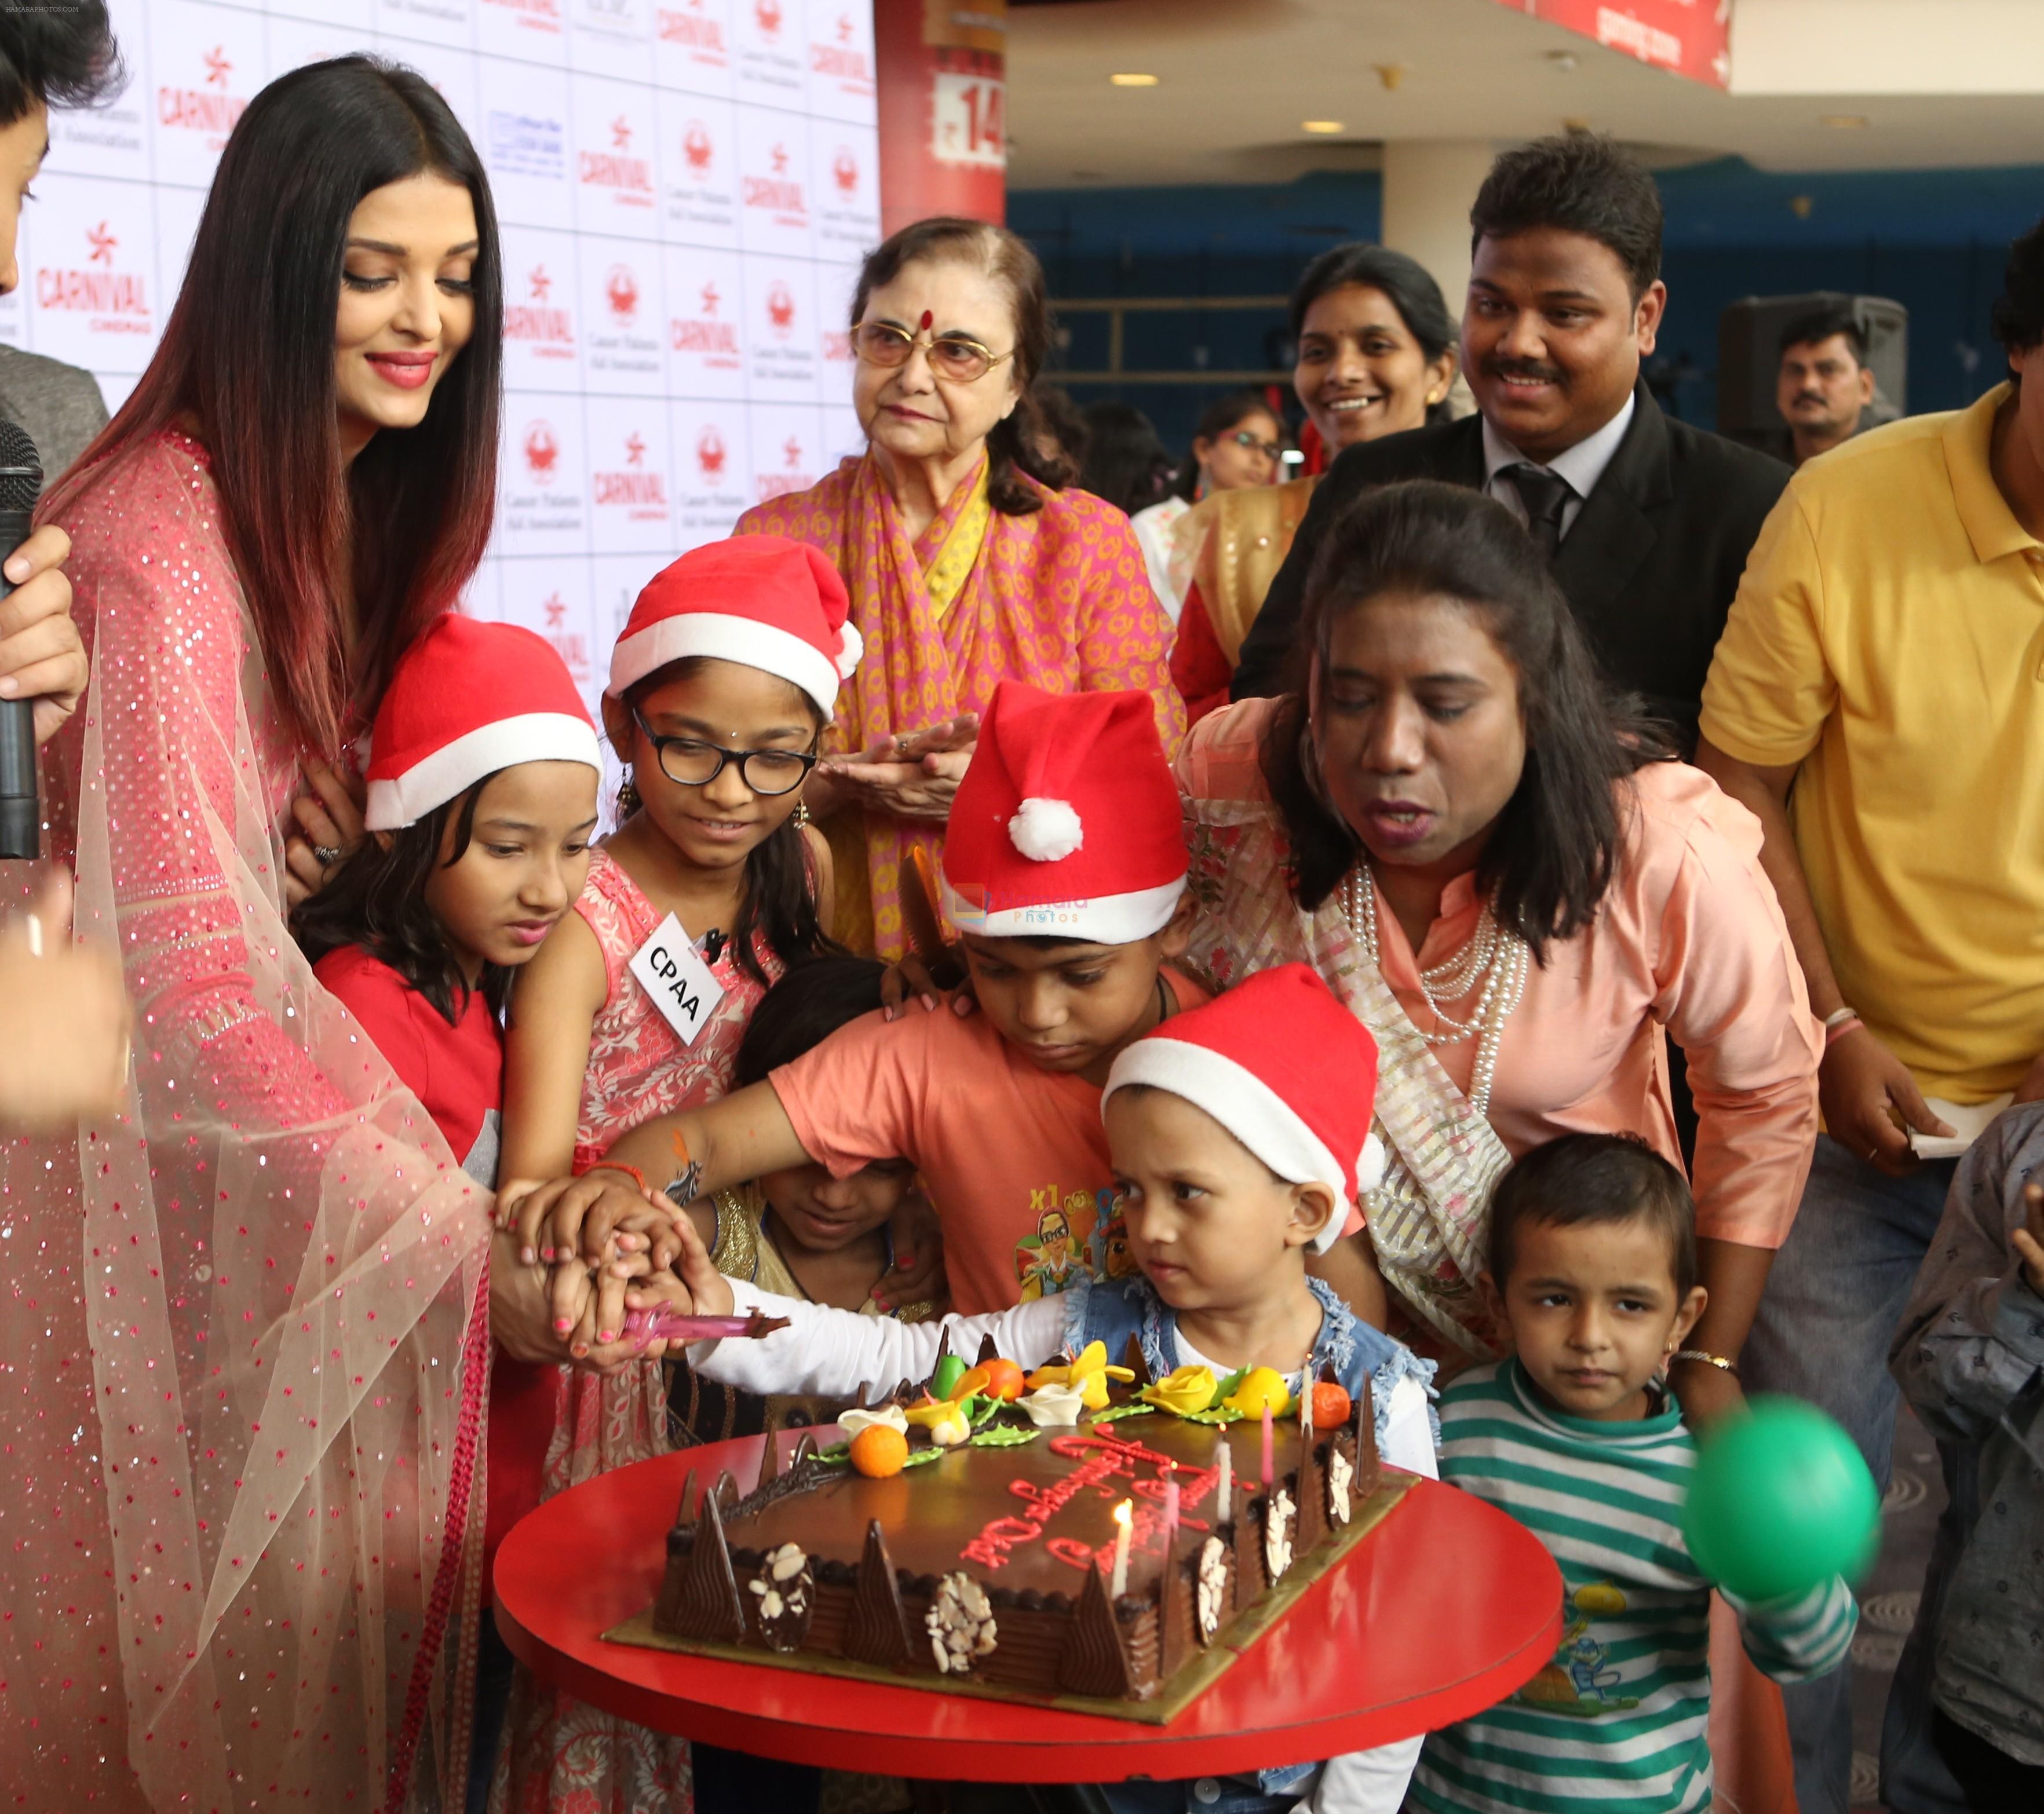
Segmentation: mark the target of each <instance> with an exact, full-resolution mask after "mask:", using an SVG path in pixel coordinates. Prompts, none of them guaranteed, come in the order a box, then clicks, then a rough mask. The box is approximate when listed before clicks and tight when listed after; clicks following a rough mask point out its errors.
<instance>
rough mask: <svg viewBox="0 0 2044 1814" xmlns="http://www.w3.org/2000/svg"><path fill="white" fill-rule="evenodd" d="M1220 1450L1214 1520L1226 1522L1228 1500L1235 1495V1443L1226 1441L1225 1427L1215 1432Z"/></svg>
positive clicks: (1219, 1522)
mask: <svg viewBox="0 0 2044 1814" xmlns="http://www.w3.org/2000/svg"><path fill="white" fill-rule="evenodd" d="M1217 1434H1218V1435H1219V1437H1220V1441H1219V1443H1218V1444H1217V1447H1219V1448H1220V1484H1219V1485H1217V1486H1216V1488H1215V1489H1214V1522H1215V1523H1216V1524H1226V1523H1227V1522H1228V1501H1230V1500H1231V1499H1232V1498H1233V1497H1235V1445H1234V1444H1233V1443H1231V1442H1229V1441H1228V1432H1227V1430H1226V1429H1225V1428H1223V1429H1222V1430H1220V1431H1219V1432H1217Z"/></svg>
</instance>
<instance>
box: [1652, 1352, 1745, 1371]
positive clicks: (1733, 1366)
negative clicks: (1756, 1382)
mask: <svg viewBox="0 0 2044 1814" xmlns="http://www.w3.org/2000/svg"><path fill="white" fill-rule="evenodd" d="M1668 1359H1669V1361H1670V1362H1674V1361H1700V1362H1702V1363H1703V1364H1704V1366H1714V1367H1715V1368H1716V1369H1717V1370H1718V1371H1719V1373H1728V1374H1732V1375H1734V1376H1735V1377H1736V1376H1737V1374H1738V1373H1739V1362H1737V1361H1735V1360H1732V1359H1728V1358H1727V1356H1725V1355H1714V1354H1711V1353H1708V1352H1707V1351H1705V1350H1704V1349H1702V1348H1677V1349H1676V1351H1674V1352H1673V1354H1672V1355H1669V1357H1668Z"/></svg>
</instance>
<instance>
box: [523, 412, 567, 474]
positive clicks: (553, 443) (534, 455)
mask: <svg viewBox="0 0 2044 1814" xmlns="http://www.w3.org/2000/svg"><path fill="white" fill-rule="evenodd" d="M560 463H561V444H560V443H559V440H556V439H555V436H554V427H553V424H552V423H551V422H532V423H528V424H527V425H526V429H525V470H526V471H528V472H529V473H530V474H532V476H533V477H534V478H537V479H542V480H544V479H548V478H552V477H553V476H554V469H555V467H558V466H559V464H560Z"/></svg>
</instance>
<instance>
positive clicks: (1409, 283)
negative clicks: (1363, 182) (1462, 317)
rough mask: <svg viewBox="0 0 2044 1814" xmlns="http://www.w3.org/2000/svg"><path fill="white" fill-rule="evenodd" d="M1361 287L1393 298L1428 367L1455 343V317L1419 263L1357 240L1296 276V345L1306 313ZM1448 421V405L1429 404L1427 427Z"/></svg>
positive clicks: (1330, 251)
mask: <svg viewBox="0 0 2044 1814" xmlns="http://www.w3.org/2000/svg"><path fill="white" fill-rule="evenodd" d="M1350 284H1362V285H1366V286H1368V287H1369V288H1370V289H1372V290H1382V291H1383V292H1384V294H1385V295H1386V296H1388V297H1389V298H1391V306H1392V307H1393V308H1394V309H1397V311H1398V318H1399V320H1400V321H1403V322H1404V324H1405V331H1406V332H1408V334H1410V335H1411V336H1412V338H1413V339H1414V340H1417V341H1418V342H1419V343H1420V352H1423V353H1424V354H1425V355H1426V357H1427V363H1428V364H1429V365H1431V364H1432V363H1434V361H1435V359H1439V357H1440V356H1441V355H1442V354H1443V353H1444V352H1447V351H1448V350H1449V349H1450V348H1451V347H1453V346H1454V344H1455V342H1456V339H1457V334H1456V329H1455V318H1454V316H1453V315H1451V314H1450V313H1448V306H1447V302H1446V301H1445V300H1443V298H1442V295H1441V286H1440V285H1439V284H1438V283H1436V282H1435V281H1434V278H1433V274H1432V273H1431V271H1428V270H1427V267H1425V266H1424V265H1423V264H1422V263H1420V261H1419V260H1418V259H1413V258H1408V257H1407V256H1405V254H1404V253H1403V252H1393V251H1392V249H1391V248H1389V246H1373V245H1369V244H1365V243H1364V242H1363V241H1362V240H1350V241H1349V242H1348V243H1347V244H1345V245H1339V246H1330V247H1328V248H1327V250H1326V251H1325V252H1322V253H1321V254H1320V256H1319V257H1318V258H1316V259H1314V260H1313V262H1312V263H1311V264H1309V265H1308V266H1307V267H1306V268H1305V269H1304V271H1301V273H1300V274H1299V281H1298V282H1297V285H1296V286H1294V287H1293V291H1292V305H1291V309H1290V321H1291V326H1292V338H1293V341H1294V342H1295V343H1296V342H1297V340H1298V338H1299V336H1300V335H1301V334H1302V333H1304V332H1305V328H1306V311H1307V310H1308V309H1310V308H1312V306H1313V305H1314V304H1315V303H1316V302H1319V301H1320V298H1322V297H1323V296H1325V295H1327V294H1329V293H1331V291H1334V290H1345V289H1347V287H1348V286H1350ZM1448 419H1449V412H1448V401H1447V398H1445V397H1444V398H1442V399H1441V401H1440V402H1438V403H1430V404H1428V405H1427V421H1428V422H1429V423H1435V422H1445V421H1447V420H1448Z"/></svg>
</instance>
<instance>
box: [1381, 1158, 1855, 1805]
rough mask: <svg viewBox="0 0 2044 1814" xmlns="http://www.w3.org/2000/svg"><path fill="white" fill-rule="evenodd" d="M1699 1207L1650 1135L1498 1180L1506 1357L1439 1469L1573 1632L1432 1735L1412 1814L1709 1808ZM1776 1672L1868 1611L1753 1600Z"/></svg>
mask: <svg viewBox="0 0 2044 1814" xmlns="http://www.w3.org/2000/svg"><path fill="white" fill-rule="evenodd" d="M1695 1219H1696V1206H1695V1204H1694V1203H1693V1201H1692V1199H1691V1197H1690V1195H1689V1186H1688V1185H1687V1184H1686V1183H1685V1182H1684V1181H1683V1178H1682V1175H1681V1173H1680V1172H1678V1171H1677V1170H1676V1169H1675V1168H1674V1167H1673V1166H1671V1165H1669V1163H1667V1161H1666V1160H1665V1159H1662V1158H1660V1157H1659V1156H1658V1155H1657V1154H1655V1153H1654V1152H1653V1151H1651V1150H1650V1149H1649V1148H1648V1147H1646V1146H1644V1145H1642V1144H1641V1143H1638V1142H1636V1141H1634V1140H1629V1139H1627V1138H1624V1137H1623V1136H1611V1135H1602V1134H1595V1135H1593V1134H1573V1135H1569V1136H1567V1137H1566V1138H1565V1139H1562V1140H1555V1141H1554V1142H1552V1143H1550V1144H1548V1145H1547V1146H1545V1147H1541V1148H1539V1149H1538V1150H1537V1151H1534V1152H1531V1153H1529V1154H1527V1155H1526V1157H1525V1158H1523V1159H1521V1160H1520V1161H1519V1163H1517V1164H1516V1166H1513V1167H1512V1170H1511V1171H1509V1172H1508V1174H1506V1175H1505V1177H1504V1179H1503V1180H1502V1181H1501V1182H1500V1184H1499V1186H1498V1188H1497V1192H1496V1197H1495V1199H1494V1201H1493V1206H1492V1209H1491V1236H1490V1242H1491V1245H1490V1270H1489V1273H1488V1274H1485V1278H1484V1288H1485V1294H1486V1297H1488V1299H1489V1303H1490V1305H1491V1309H1492V1312H1493V1315H1495V1316H1496V1317H1497V1318H1498V1320H1499V1323H1500V1327H1502V1328H1507V1329H1508V1330H1509V1332H1510V1333H1511V1336H1512V1348H1513V1350H1514V1355H1513V1358H1512V1359H1510V1360H1507V1361H1504V1362H1500V1363H1499V1364H1498V1365H1496V1366H1489V1367H1483V1368H1480V1369H1478V1370H1476V1371H1474V1372H1472V1373H1467V1374H1463V1375H1462V1378H1460V1379H1458V1380H1457V1381H1456V1382H1454V1385H1451V1386H1450V1387H1449V1388H1448V1389H1447V1391H1446V1392H1445V1393H1443V1395H1442V1398H1441V1405H1440V1416H1441V1432H1442V1442H1441V1473H1442V1476H1443V1478H1444V1479H1447V1480H1449V1481H1451V1482H1454V1484H1455V1485H1458V1486H1459V1487H1461V1488H1462V1489H1463V1490H1464V1491H1466V1492H1469V1493H1474V1494H1476V1495H1477V1497H1479V1498H1481V1499H1487V1500H1489V1501H1490V1502H1491V1503H1492V1504H1493V1505H1497V1506H1500V1507H1501V1508H1503V1509H1504V1510H1505V1511H1507V1512H1510V1513H1511V1514H1512V1516H1514V1517H1515V1518H1516V1519H1518V1520H1520V1523H1521V1524H1524V1525H1526V1526H1527V1528H1528V1529H1530V1530H1531V1531H1532V1532H1534V1533H1535V1535H1537V1536H1538V1537H1539V1539H1540V1540H1541V1541H1542V1542H1543V1543H1545V1544H1546V1546H1547V1548H1548V1550H1549V1551H1550V1553H1551V1554H1552V1555H1553V1556H1554V1560H1555V1561H1556V1562H1558V1563H1559V1564H1560V1565H1561V1570H1562V1594H1563V1606H1562V1612H1563V1618H1564V1620H1565V1623H1564V1626H1563V1629H1562V1643H1561V1646H1560V1647H1559V1648H1558V1650H1557V1651H1556V1652H1555V1654H1554V1659H1553V1661H1552V1662H1550V1663H1549V1664H1548V1665H1547V1666H1546V1667H1545V1668H1544V1669H1543V1670H1541V1671H1540V1673H1539V1674H1538V1675H1536V1676H1535V1677H1534V1678H1533V1679H1532V1681H1530V1682H1528V1683H1527V1685H1526V1686H1525V1687H1524V1688H1523V1689H1520V1691H1519V1693H1516V1694H1515V1695H1513V1696H1512V1697H1511V1698H1510V1699H1509V1700H1506V1701H1500V1702H1499V1703H1498V1704H1496V1706H1494V1707H1493V1708H1489V1710H1488V1711H1486V1712H1483V1713H1481V1714H1480V1715H1478V1716H1477V1717H1476V1718H1475V1719H1473V1720H1464V1721H1463V1722H1462V1724H1459V1725H1456V1726H1450V1727H1449V1728H1447V1729H1446V1730H1445V1731H1439V1732H1435V1733H1434V1734H1432V1735H1431V1736H1429V1737H1428V1739H1427V1743H1426V1747H1425V1749H1424V1751H1423V1752H1422V1754H1421V1756H1420V1766H1419V1770H1418V1771H1417V1773H1416V1775H1415V1777H1414V1778H1413V1781H1412V1795H1411V1799H1410V1802H1409V1803H1408V1805H1409V1806H1411V1807H1413V1808H1421V1809H1427V1810H1438V1811H1440V1814H1447V1811H1449V1810H1453V1811H1454V1814H1507V1811H1509V1814H1526V1811H1529V1810H1530V1811H1533V1814H1549V1811H1554V1814H1559V1811H1562V1810H1577V1809H1589V1808H1596V1809H1598V1810H1600V1814H1609V1811H1610V1810H1612V1809H1623V1810H1626V1811H1627V1814H1688V1811H1689V1810H1691V1809H1702V1808H1708V1807H1709V1806H1710V1805H1711V1756H1710V1747H1709V1744H1708V1739H1707V1736H1706V1731H1705V1728H1706V1726H1707V1724H1708V1718H1709V1714H1710V1693H1711V1683H1710V1668H1709V1664H1708V1657H1707V1652H1708V1631H1709V1619H1710V1595H1711V1583H1710V1582H1709V1581H1707V1580H1705V1579H1704V1577H1703V1575H1702V1574H1700V1572H1699V1571H1698V1570H1697V1567H1696V1562H1694V1560H1693V1559H1692V1558H1691V1557H1690V1555H1689V1550H1688V1547H1687V1546H1686V1545H1685V1543H1684V1542H1683V1540H1682V1533H1681V1513H1682V1505H1683V1501H1684V1499H1685V1497H1686V1496H1687V1493H1688V1488H1689V1470H1690V1469H1691V1468H1692V1466H1694V1465H1695V1462H1696V1443H1695V1441H1694V1439H1692V1437H1691V1435H1690V1434H1689V1431H1688V1430H1687V1429H1685V1428H1684V1427H1683V1424H1682V1409H1681V1405H1678V1404H1677V1402H1676V1401H1675V1398H1674V1396H1673V1393H1671V1392H1670V1391H1669V1389H1668V1388H1667V1386H1666V1384H1665V1383H1664V1382H1663V1380H1662V1374H1663V1371H1664V1370H1665V1369H1666V1366H1667V1363H1668V1361H1669V1358H1670V1357H1671V1356H1672V1355H1673V1354H1674V1353H1675V1351H1677V1349H1678V1348H1679V1347H1681V1344H1682V1341H1683V1339H1684V1338H1685V1336H1687V1335H1688V1334H1689V1331H1690V1330H1691V1328H1693V1327H1694V1326H1695V1324H1696V1319H1697V1318H1698V1317H1699V1316H1701V1315H1702V1314H1703V1310H1704V1289H1703V1287H1702V1286H1700V1285H1699V1284H1697V1283H1696V1234H1695ZM1727 1600H1728V1601H1730V1603H1731V1606H1732V1608H1733V1610H1734V1611H1735V1612H1737V1613H1738V1615H1739V1624H1740V1628H1741V1630H1742V1634H1743V1635H1744V1638H1745V1641H1746V1654H1747V1655H1749V1656H1750V1657H1751V1658H1753V1660H1754V1662H1755V1663H1756V1664H1757V1665H1758V1666H1759V1667H1760V1668H1761V1669H1762V1670H1765V1672H1766V1673H1767V1674H1769V1675H1771V1676H1773V1678H1775V1679H1776V1680H1777V1681H1803V1680H1806V1679H1808V1678H1811V1677H1813V1676H1819V1675H1822V1674H1824V1673H1825V1672H1826V1671H1827V1670H1831V1669H1835V1668H1836V1667H1837V1666H1838V1664H1839V1663H1840V1662H1842V1661H1843V1660H1844V1658H1845V1655H1846V1648H1847V1647H1848V1646H1849V1645H1850V1643H1851V1641H1852V1634H1853V1628H1854V1625H1855V1624H1857V1623H1858V1616H1859V1615H1858V1608H1857V1607H1856V1606H1855V1605H1854V1602H1853V1597H1852V1595H1851V1593H1850V1591H1849V1590H1848V1589H1847V1588H1846V1584H1845V1582H1844V1581H1842V1579H1840V1578H1837V1577H1833V1578H1831V1580H1830V1581H1826V1582H1823V1584H1821V1585H1819V1586H1817V1587H1815V1588H1812V1589H1810V1591H1809V1592H1808V1593H1803V1594H1799V1595H1796V1596H1793V1597H1789V1598H1787V1599H1784V1600H1776V1601H1759V1602H1754V1601H1739V1600H1737V1599H1734V1598H1732V1597H1731V1596H1730V1595H1727Z"/></svg>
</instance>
